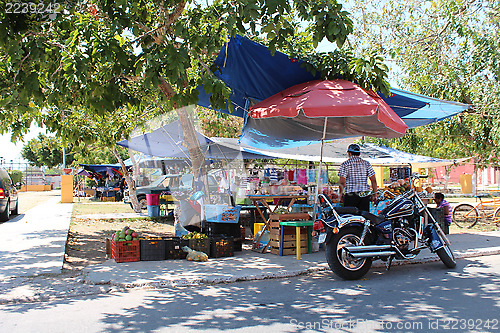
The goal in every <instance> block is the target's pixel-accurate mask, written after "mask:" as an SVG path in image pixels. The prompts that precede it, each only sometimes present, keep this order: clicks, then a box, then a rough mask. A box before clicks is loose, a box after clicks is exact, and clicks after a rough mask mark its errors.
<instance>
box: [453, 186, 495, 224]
mask: <svg viewBox="0 0 500 333" xmlns="http://www.w3.org/2000/svg"><path fill="white" fill-rule="evenodd" d="M486 196H491V197H492V199H490V200H484V201H483V199H482V198H483V197H486ZM475 198H478V199H479V202H478V203H477V204H476V205H475V206H474V205H472V204H469V203H461V204H459V205H457V206H456V207H455V208H453V211H452V221H453V223H455V224H456V225H457V226H458V227H460V228H465V227H466V228H469V229H470V228H472V227H473V226H475V225H476V223H477V222H478V221H479V220H480V219H483V218H484V219H487V218H490V217H491V218H493V223H497V224H498V223H500V197H494V196H493V195H491V193H490V194H483V195H476V196H475ZM490 207H493V209H492V210H493V213H489V212H487V211H491V209H488V208H490Z"/></svg>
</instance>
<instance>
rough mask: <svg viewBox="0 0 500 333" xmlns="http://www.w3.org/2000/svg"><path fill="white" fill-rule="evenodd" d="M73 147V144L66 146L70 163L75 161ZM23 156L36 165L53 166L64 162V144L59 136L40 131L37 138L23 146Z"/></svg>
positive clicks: (67, 159) (68, 162)
mask: <svg viewBox="0 0 500 333" xmlns="http://www.w3.org/2000/svg"><path fill="white" fill-rule="evenodd" d="M72 148H73V146H72V145H67V146H66V147H65V152H66V164H68V165H69V164H71V163H72V162H73V153H72ZM21 156H22V157H23V158H24V159H25V160H27V161H29V162H30V164H32V165H34V166H37V167H42V166H45V167H48V168H53V167H55V166H59V165H61V164H62V162H63V153H62V144H61V141H60V140H58V139H57V138H55V137H52V136H46V135H44V134H41V133H40V134H39V135H38V137H37V138H35V139H32V140H30V141H28V143H27V144H25V145H24V146H23V148H22V150H21Z"/></svg>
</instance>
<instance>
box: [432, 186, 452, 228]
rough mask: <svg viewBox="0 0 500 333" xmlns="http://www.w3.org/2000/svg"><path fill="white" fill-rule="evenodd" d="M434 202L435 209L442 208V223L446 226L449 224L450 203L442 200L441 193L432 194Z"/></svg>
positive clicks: (442, 195)
mask: <svg viewBox="0 0 500 333" xmlns="http://www.w3.org/2000/svg"><path fill="white" fill-rule="evenodd" d="M434 201H435V202H436V206H437V207H436V208H442V209H443V213H444V221H445V224H446V225H450V224H451V208H450V203H449V202H448V201H446V200H444V194H443V193H440V192H438V193H436V194H434Z"/></svg>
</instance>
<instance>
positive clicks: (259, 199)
mask: <svg viewBox="0 0 500 333" xmlns="http://www.w3.org/2000/svg"><path fill="white" fill-rule="evenodd" d="M248 198H249V199H250V200H252V202H253V205H254V206H255V207H256V208H257V211H258V212H259V215H260V216H261V217H262V220H263V221H264V223H265V225H264V228H262V232H261V233H260V236H259V238H258V239H257V241H256V242H255V243H254V246H253V248H254V249H255V248H258V247H259V243H260V239H261V238H262V235H263V234H264V231H266V230H269V231H271V228H270V223H271V218H272V216H273V213H274V211H275V210H276V209H277V208H278V207H279V206H280V205H281V203H282V202H283V201H284V200H290V202H289V203H288V206H287V207H286V209H287V211H288V212H290V210H291V208H292V205H293V204H294V203H295V201H296V200H297V199H307V195H289V194H283V195H249V196H248ZM269 199H277V202H276V203H275V206H274V209H272V208H271V207H270V206H269V204H268V203H267V200H269ZM260 205H262V206H264V207H266V208H267V209H268V210H269V217H268V218H266V217H265V216H264V213H263V212H262V210H261V209H260V207H259V206H260ZM284 215H286V214H284ZM268 246H269V242H268V243H267V244H266V246H264V248H263V249H262V252H265V251H266V250H267V247H268Z"/></svg>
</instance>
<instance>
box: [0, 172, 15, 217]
mask: <svg viewBox="0 0 500 333" xmlns="http://www.w3.org/2000/svg"><path fill="white" fill-rule="evenodd" d="M17 207H18V200H17V189H16V187H15V185H14V184H13V183H12V179H11V178H10V176H9V173H8V172H7V171H6V170H5V169H3V168H0V222H5V221H8V220H9V217H10V215H11V214H13V215H17Z"/></svg>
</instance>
